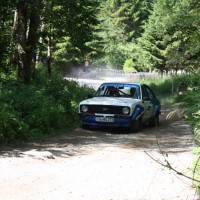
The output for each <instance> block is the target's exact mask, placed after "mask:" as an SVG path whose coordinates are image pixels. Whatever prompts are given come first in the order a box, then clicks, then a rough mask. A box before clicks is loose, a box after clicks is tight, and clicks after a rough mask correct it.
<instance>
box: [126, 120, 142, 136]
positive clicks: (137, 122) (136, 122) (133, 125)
mask: <svg viewBox="0 0 200 200" xmlns="http://www.w3.org/2000/svg"><path fill="white" fill-rule="evenodd" d="M139 130H140V119H136V120H134V121H133V122H132V123H131V126H130V127H129V131H130V133H138V131H139Z"/></svg>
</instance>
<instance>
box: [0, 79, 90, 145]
mask: <svg viewBox="0 0 200 200" xmlns="http://www.w3.org/2000/svg"><path fill="white" fill-rule="evenodd" d="M91 92H94V90H93V89H91V88H89V87H86V86H79V85H78V83H76V82H75V81H68V80H64V79H63V78H62V77H59V76H55V77H52V78H50V79H49V78H46V79H45V78H43V79H40V77H39V78H38V79H37V80H35V81H34V82H33V84H31V85H23V84H20V83H19V82H17V81H13V80H8V81H2V82H1V83H0V142H10V141H13V140H30V139H36V138H42V137H45V135H49V134H51V133H53V130H57V129H60V128H64V127H65V128H72V127H75V126H76V125H77V123H78V115H77V109H78V104H79V102H80V101H81V100H83V99H85V98H86V97H87V95H88V93H91Z"/></svg>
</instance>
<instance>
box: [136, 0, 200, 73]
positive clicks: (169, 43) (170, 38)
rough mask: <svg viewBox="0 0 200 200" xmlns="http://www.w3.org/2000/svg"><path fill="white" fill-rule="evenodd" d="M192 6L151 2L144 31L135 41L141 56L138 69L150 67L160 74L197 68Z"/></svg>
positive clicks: (196, 28) (190, 1)
mask: <svg viewBox="0 0 200 200" xmlns="http://www.w3.org/2000/svg"><path fill="white" fill-rule="evenodd" d="M195 3H196V4H195ZM195 3H194V1H193V0H185V1H169V0H158V1H156V2H155V4H154V6H153V11H152V14H151V16H150V18H149V20H148V23H146V25H145V27H144V29H145V31H144V33H143V34H142V37H141V38H140V39H138V42H139V43H138V45H139V49H142V50H143V53H144V54H145V56H143V57H141V58H142V59H140V60H139V63H138V64H140V67H141V68H142V67H143V66H146V65H151V66H152V67H153V68H157V69H159V70H161V72H162V71H163V70H165V71H168V70H170V69H174V70H178V69H185V70H186V71H187V70H188V69H189V67H191V66H192V67H193V68H194V69H195V68H196V69H198V68H199V64H198V63H199V59H200V57H199V55H200V54H199V52H200V46H199V29H200V20H199V19H200V18H199V17H197V15H198V14H197V13H199V9H200V6H199V3H197V2H195ZM194 5H196V6H194ZM140 51H141V50H140Z"/></svg>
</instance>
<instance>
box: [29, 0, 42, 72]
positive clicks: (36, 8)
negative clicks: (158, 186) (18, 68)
mask: <svg viewBox="0 0 200 200" xmlns="http://www.w3.org/2000/svg"><path fill="white" fill-rule="evenodd" d="M40 5H41V0H35V3H34V4H32V5H31V13H30V23H29V32H28V42H27V65H28V66H29V70H30V75H31V76H32V71H33V70H34V69H35V48H36V42H37V39H38V37H37V30H38V26H39V16H40Z"/></svg>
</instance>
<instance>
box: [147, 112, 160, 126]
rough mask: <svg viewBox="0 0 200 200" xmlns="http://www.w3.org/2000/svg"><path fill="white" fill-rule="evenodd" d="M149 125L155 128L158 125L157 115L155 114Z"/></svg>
mask: <svg viewBox="0 0 200 200" xmlns="http://www.w3.org/2000/svg"><path fill="white" fill-rule="evenodd" d="M149 125H150V126H151V127H157V126H158V125H159V114H156V115H155V116H154V117H153V118H152V119H151V120H150V121H149Z"/></svg>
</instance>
